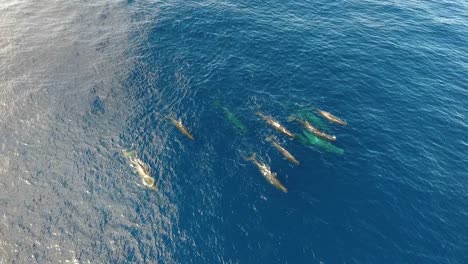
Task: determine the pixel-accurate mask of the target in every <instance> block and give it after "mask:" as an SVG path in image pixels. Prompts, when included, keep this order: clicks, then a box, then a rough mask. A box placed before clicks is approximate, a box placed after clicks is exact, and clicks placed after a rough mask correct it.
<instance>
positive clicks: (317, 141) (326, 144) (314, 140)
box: [297, 129, 344, 155]
mask: <svg viewBox="0 0 468 264" xmlns="http://www.w3.org/2000/svg"><path fill="white" fill-rule="evenodd" d="M302 133H303V135H301V134H299V135H297V139H298V140H299V142H301V143H302V144H304V145H308V146H314V147H319V148H322V149H324V150H326V151H328V152H331V153H335V154H339V155H343V154H344V150H343V149H342V148H339V147H337V146H335V145H333V144H332V143H331V142H330V141H328V140H325V139H321V138H319V137H317V136H316V135H314V134H312V133H310V132H309V131H307V130H305V129H304V130H303V131H302Z"/></svg>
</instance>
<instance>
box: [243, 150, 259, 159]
mask: <svg viewBox="0 0 468 264" xmlns="http://www.w3.org/2000/svg"><path fill="white" fill-rule="evenodd" d="M256 159H257V153H255V152H254V153H252V155H250V156H249V157H246V158H245V160H251V161H254V160H256Z"/></svg>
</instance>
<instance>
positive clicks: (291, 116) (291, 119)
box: [288, 115, 298, 122]
mask: <svg viewBox="0 0 468 264" xmlns="http://www.w3.org/2000/svg"><path fill="white" fill-rule="evenodd" d="M297 120H298V118H297V116H295V115H290V116H289V117H288V122H292V121H297Z"/></svg>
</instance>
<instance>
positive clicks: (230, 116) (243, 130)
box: [213, 100, 247, 134]
mask: <svg viewBox="0 0 468 264" xmlns="http://www.w3.org/2000/svg"><path fill="white" fill-rule="evenodd" d="M213 104H214V105H215V106H216V107H218V108H220V109H221V111H223V114H224V115H225V116H226V118H227V120H229V122H231V124H232V125H233V126H234V127H235V128H236V129H237V131H238V132H239V134H245V133H246V132H247V127H246V126H245V125H244V124H243V123H242V121H240V119H239V118H238V117H237V116H236V115H235V114H234V113H233V112H231V111H230V110H229V109H228V108H227V107H226V106H223V105H221V102H220V101H219V100H215V101H214V102H213Z"/></svg>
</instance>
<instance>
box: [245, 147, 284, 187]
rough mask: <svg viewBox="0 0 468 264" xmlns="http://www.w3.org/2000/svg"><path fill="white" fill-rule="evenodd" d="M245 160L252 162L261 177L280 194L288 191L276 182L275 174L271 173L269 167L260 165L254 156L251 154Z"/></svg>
mask: <svg viewBox="0 0 468 264" xmlns="http://www.w3.org/2000/svg"><path fill="white" fill-rule="evenodd" d="M246 160H250V161H252V162H253V163H254V164H255V165H256V166H257V167H258V169H259V170H260V172H261V173H262V175H263V177H265V179H266V180H267V181H268V182H269V183H270V184H271V185H273V186H275V187H276V188H278V189H280V190H281V191H282V192H284V193H287V192H288V189H286V187H284V185H283V184H282V183H281V182H280V181H279V180H278V178H277V177H276V173H274V172H271V170H270V167H268V166H267V165H266V164H263V163H260V162H259V161H258V160H257V157H256V154H255V153H253V154H252V155H251V156H250V157H248V158H246Z"/></svg>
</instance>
